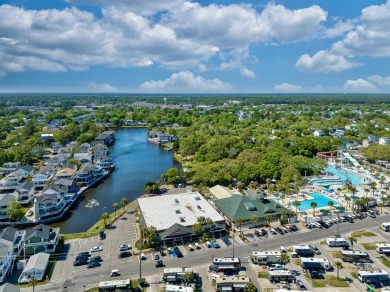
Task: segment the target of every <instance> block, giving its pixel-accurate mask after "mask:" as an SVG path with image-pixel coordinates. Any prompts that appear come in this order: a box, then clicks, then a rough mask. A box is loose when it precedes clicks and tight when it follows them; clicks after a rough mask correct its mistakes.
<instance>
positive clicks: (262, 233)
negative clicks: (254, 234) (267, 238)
mask: <svg viewBox="0 0 390 292" xmlns="http://www.w3.org/2000/svg"><path fill="white" fill-rule="evenodd" d="M260 232H261V235H263V236H264V235H267V234H268V232H267V230H265V229H261V230H260Z"/></svg>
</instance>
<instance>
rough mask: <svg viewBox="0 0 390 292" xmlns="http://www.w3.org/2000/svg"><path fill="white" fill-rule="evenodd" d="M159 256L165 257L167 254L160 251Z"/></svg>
mask: <svg viewBox="0 0 390 292" xmlns="http://www.w3.org/2000/svg"><path fill="white" fill-rule="evenodd" d="M160 255H161V256H162V257H165V256H166V255H167V253H166V252H165V251H164V250H163V249H162V250H160Z"/></svg>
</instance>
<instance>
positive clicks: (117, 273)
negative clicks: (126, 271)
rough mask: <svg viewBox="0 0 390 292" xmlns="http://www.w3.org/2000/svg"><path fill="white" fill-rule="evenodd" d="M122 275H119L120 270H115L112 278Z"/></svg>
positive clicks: (112, 272)
mask: <svg viewBox="0 0 390 292" xmlns="http://www.w3.org/2000/svg"><path fill="white" fill-rule="evenodd" d="M120 275H121V274H120V273H119V270H118V269H114V270H112V271H111V274H110V277H117V276H120Z"/></svg>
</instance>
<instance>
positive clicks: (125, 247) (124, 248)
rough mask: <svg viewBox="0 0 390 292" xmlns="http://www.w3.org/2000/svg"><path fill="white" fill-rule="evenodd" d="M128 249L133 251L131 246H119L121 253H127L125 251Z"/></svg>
mask: <svg viewBox="0 0 390 292" xmlns="http://www.w3.org/2000/svg"><path fill="white" fill-rule="evenodd" d="M128 249H131V245H130V244H121V245H120V246H119V250H120V251H125V250H128Z"/></svg>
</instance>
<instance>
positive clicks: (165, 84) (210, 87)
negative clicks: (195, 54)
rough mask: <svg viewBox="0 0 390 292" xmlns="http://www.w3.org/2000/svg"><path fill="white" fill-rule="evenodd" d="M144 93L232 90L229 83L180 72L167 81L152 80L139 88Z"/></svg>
mask: <svg viewBox="0 0 390 292" xmlns="http://www.w3.org/2000/svg"><path fill="white" fill-rule="evenodd" d="M139 89H140V90H141V91H142V92H155V93H165V92H166V93H174V92H183V93H198V92H204V93H207V92H226V91H229V90H230V89H231V86H230V85H229V84H228V83H224V82H222V81H221V80H219V79H205V78H203V77H201V76H196V75H194V74H193V73H191V72H188V71H185V72H178V73H174V74H172V75H171V76H170V77H169V78H167V79H165V80H151V81H147V82H144V83H142V84H141V85H140V86H139Z"/></svg>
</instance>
